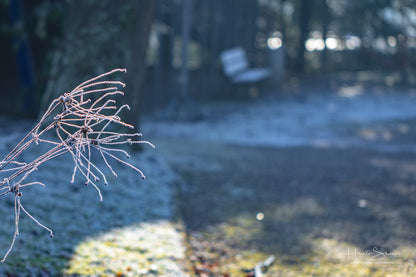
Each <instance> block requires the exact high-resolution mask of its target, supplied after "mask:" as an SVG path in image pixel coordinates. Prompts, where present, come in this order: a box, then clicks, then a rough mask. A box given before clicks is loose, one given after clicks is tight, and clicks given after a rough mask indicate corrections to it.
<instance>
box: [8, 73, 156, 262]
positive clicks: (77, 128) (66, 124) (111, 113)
mask: <svg viewBox="0 0 416 277" xmlns="http://www.w3.org/2000/svg"><path fill="white" fill-rule="evenodd" d="M116 72H124V73H125V72H126V69H114V70H112V71H109V72H107V73H104V74H101V75H99V76H97V77H94V78H92V79H89V80H87V81H85V82H83V83H82V84H80V85H78V86H77V87H76V88H74V89H73V90H72V91H71V92H68V93H64V94H63V95H61V96H60V97H58V98H57V99H55V100H53V101H52V103H51V104H50V106H49V107H48V109H47V110H46V112H45V114H44V115H43V116H42V117H41V119H40V121H39V122H38V123H37V124H36V126H35V127H34V128H33V129H32V130H31V131H29V132H28V133H27V135H26V136H25V137H24V138H23V139H22V140H21V141H20V142H19V143H18V144H17V145H16V146H15V148H14V149H13V150H12V151H10V153H9V154H7V156H6V157H5V158H4V159H3V160H2V161H1V162H0V173H1V172H2V173H6V174H7V177H5V178H4V179H3V180H2V181H0V196H4V195H7V194H12V195H13V197H14V214H15V231H14V235H13V239H12V243H11V245H10V247H9V249H8V250H7V252H6V254H5V256H4V258H3V260H2V262H4V261H5V259H6V258H7V256H8V255H9V254H10V251H11V250H12V248H13V246H14V243H15V241H16V237H17V236H18V235H19V219H20V213H21V212H23V213H25V214H26V215H27V216H29V218H30V219H32V220H33V221H34V222H35V223H36V224H37V225H39V226H40V227H42V228H44V229H45V230H47V231H48V232H49V234H50V236H51V237H52V236H53V232H52V230H51V229H49V228H48V227H46V226H45V225H43V224H42V223H40V222H39V221H38V220H37V219H36V218H35V217H34V216H33V215H31V214H30V213H29V212H28V211H27V210H26V209H25V208H24V207H23V205H22V203H21V197H22V189H24V188H25V187H29V186H32V185H41V186H45V184H43V183H41V182H25V180H26V178H27V177H28V176H29V175H30V174H31V173H32V172H33V171H35V170H37V169H38V167H39V166H40V165H41V164H43V163H45V162H47V161H49V160H51V159H53V158H56V157H58V156H61V155H64V154H69V155H70V156H71V158H72V161H73V163H74V169H73V173H72V178H71V182H74V180H75V176H76V174H77V173H78V174H80V175H81V176H82V178H84V179H85V184H86V185H92V186H93V187H94V188H95V189H96V190H97V192H98V194H99V197H100V200H101V201H102V200H103V199H102V195H101V191H100V189H99V186H98V182H100V180H102V181H103V182H104V184H105V185H106V184H107V179H106V177H105V174H104V173H103V171H102V169H100V168H99V167H98V166H97V165H95V164H94V162H93V161H92V159H91V157H92V156H91V155H92V151H97V152H99V153H100V157H101V158H102V159H103V161H104V164H105V165H106V166H107V168H108V169H109V171H110V172H111V173H112V174H113V175H114V176H116V177H117V174H116V172H115V171H114V169H113V168H112V167H111V165H110V161H111V160H115V161H117V162H120V163H122V164H123V165H126V166H128V167H130V168H131V169H132V170H135V171H137V172H138V174H139V175H140V176H141V178H143V179H144V177H145V176H144V175H143V172H142V171H141V170H140V169H138V168H137V167H135V166H134V165H132V164H130V163H128V162H126V161H124V160H123V159H122V158H120V157H119V156H118V155H119V154H121V155H125V156H126V157H127V158H128V157H129V155H128V153H127V152H126V151H125V150H123V149H120V148H118V147H119V146H120V145H123V144H129V145H131V144H135V143H143V144H148V145H150V146H152V147H154V146H153V145H152V144H151V143H150V142H148V141H143V140H140V138H141V134H140V133H124V132H120V131H112V130H109V126H110V125H111V124H112V125H118V126H121V127H127V128H129V129H134V127H133V126H132V125H130V124H128V123H125V122H123V121H122V120H121V118H120V116H119V113H120V112H121V111H122V110H123V109H130V107H129V106H128V105H122V106H121V107H117V106H116V100H114V99H113V98H114V96H118V95H124V93H123V92H122V91H121V90H120V88H123V87H125V84H124V83H123V82H120V81H108V80H105V77H107V76H108V75H111V74H114V73H116ZM119 129H120V128H118V129H117V130H119ZM47 134H53V136H48V135H47ZM51 137H52V138H51ZM39 143H43V144H46V145H48V150H47V151H46V152H44V153H43V154H41V155H39V156H38V157H37V158H36V159H34V160H33V161H30V162H27V163H24V162H18V161H17V158H18V157H19V156H20V155H21V154H22V153H23V152H24V151H25V150H26V149H28V148H29V147H30V146H31V145H33V144H35V145H37V144H39Z"/></svg>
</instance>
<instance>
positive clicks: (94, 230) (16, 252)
mask: <svg viewBox="0 0 416 277" xmlns="http://www.w3.org/2000/svg"><path fill="white" fill-rule="evenodd" d="M11 123H12V122H9V124H10V125H8V123H7V122H6V120H3V121H2V125H3V128H4V130H7V132H4V135H3V136H2V137H0V140H1V153H2V155H5V154H6V152H7V151H9V150H10V148H11V147H12V146H13V145H14V144H15V143H16V142H17V141H18V140H19V139H20V138H21V137H22V135H24V133H23V131H26V130H23V129H24V128H18V127H11V126H12V125H11ZM21 123H22V124H23V125H27V126H30V125H31V124H29V123H27V122H26V123H25V122H21ZM25 127H26V126H25ZM38 154H39V150H37V149H36V148H33V149H29V150H28V151H27V153H25V154H24V155H23V159H25V160H26V159H27V160H32V159H33V158H35V157H36V155H38ZM130 162H131V163H132V164H134V165H136V166H138V167H139V168H141V169H142V170H143V172H144V173H145V174H146V176H147V179H146V180H142V179H141V178H140V176H139V175H137V173H136V172H134V171H132V170H131V169H129V168H127V167H125V166H123V165H121V164H117V162H113V163H112V166H113V168H114V169H115V171H117V173H118V178H114V177H112V175H111V173H110V172H106V175H107V178H108V179H109V185H108V186H104V185H101V186H100V188H101V191H102V194H103V198H104V201H103V202H100V199H99V196H98V194H97V191H96V190H95V189H94V188H93V187H92V186H85V185H84V182H83V181H82V180H81V179H80V180H78V182H77V181H76V182H75V183H74V184H71V183H70V179H71V174H72V170H73V162H72V160H71V158H70V156H63V157H59V158H57V159H56V160H52V161H50V162H48V163H46V164H45V165H43V166H42V167H40V168H39V170H38V171H36V172H35V173H34V174H33V177H31V178H32V179H33V180H38V181H41V182H43V183H45V184H46V187H41V186H38V187H37V186H32V187H30V188H29V189H26V190H25V191H24V192H23V195H22V198H21V201H22V204H23V206H24V207H25V208H26V210H28V211H29V212H30V213H31V214H32V215H33V216H35V217H36V219H37V220H39V221H40V222H41V223H42V224H44V225H46V226H48V227H49V228H51V229H52V230H53V232H54V235H55V236H54V237H53V238H50V237H49V234H48V232H47V231H45V230H44V229H42V228H40V227H39V226H38V225H36V224H35V223H34V222H33V221H32V220H31V219H30V218H29V217H28V216H25V215H23V214H22V218H21V221H20V235H19V236H18V238H17V242H16V245H15V246H14V248H13V250H12V252H11V254H10V256H9V257H8V258H7V260H6V262H5V263H3V264H0V276H62V275H68V276H160V275H166V276H182V275H183V268H182V264H183V259H184V255H185V249H184V246H183V239H184V236H183V233H182V230H181V227H180V224H176V223H175V220H176V219H175V213H176V209H175V204H174V202H173V198H174V195H175V189H176V188H175V185H174V180H175V175H174V174H173V173H172V172H171V170H170V169H169V167H167V166H166V164H165V163H164V161H163V159H161V158H160V156H158V154H157V153H156V152H154V151H145V152H144V153H140V154H137V155H133V156H132V157H131V159H130ZM101 166H102V167H101V168H105V165H101ZM13 205H14V202H13V197H12V196H11V195H6V196H3V197H1V198H0V211H1V214H0V217H1V219H2V220H1V225H0V251H1V253H2V254H4V253H5V252H6V250H7V249H8V247H9V245H10V243H11V239H12V235H13V232H14V208H13Z"/></svg>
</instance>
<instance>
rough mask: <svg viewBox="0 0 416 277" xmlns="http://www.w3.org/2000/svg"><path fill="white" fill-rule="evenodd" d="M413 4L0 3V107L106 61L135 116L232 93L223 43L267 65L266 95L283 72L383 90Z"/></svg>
mask: <svg viewBox="0 0 416 277" xmlns="http://www.w3.org/2000/svg"><path fill="white" fill-rule="evenodd" d="M413 5H414V2H413V1H411V0H386V1H359V2H357V1H343V0H328V1H321V0H316V1H315V0H314V1H307V0H304V1H301V0H297V1H291V0H258V1H254V0H247V1H246V0H241V1H232V0H229V1H218V2H214V1H199V0H190V1H189V0H182V1H180V0H171V1H164V0H158V1H156V0H155V1H145V2H141V3H135V2H134V1H59V2H56V1H46V0H45V1H23V0H3V1H1V2H0V8H1V9H0V12H1V17H0V18H1V22H0V24H1V25H0V26H1V30H0V39H1V43H0V45H1V46H0V47H1V48H2V49H1V51H0V52H1V54H0V55H1V61H2V64H3V67H2V69H1V70H2V72H1V82H0V85H1V89H0V91H1V93H2V97H3V99H4V101H2V102H1V105H2V107H1V110H2V112H3V113H9V114H13V113H14V114H16V115H26V116H35V115H36V113H37V112H39V110H40V109H41V108H40V107H42V103H43V106H44V105H45V103H47V102H48V101H49V100H50V99H51V98H52V96H53V95H57V94H59V93H61V92H63V91H67V90H69V89H70V87H71V86H73V85H74V84H75V83H77V82H79V81H81V80H84V79H86V78H88V77H90V76H93V75H96V74H98V73H101V72H103V71H107V70H109V69H110V68H113V67H127V68H128V69H129V75H128V77H127V78H128V79H129V81H128V83H129V86H130V94H132V91H134V94H137V95H139V96H134V97H135V98H137V99H135V102H137V103H139V102H140V103H141V104H140V110H143V111H154V110H155V109H165V108H166V107H168V108H170V109H172V107H171V106H172V105H174V103H173V104H172V101H173V102H174V99H175V98H177V97H180V95H182V97H185V98H190V99H194V100H207V99H210V100H211V99H223V98H233V97H238V96H241V95H239V94H236V93H233V91H234V90H235V87H233V86H230V80H229V78H227V76H226V75H225V74H224V67H223V64H222V63H221V59H220V56H221V54H222V53H223V52H224V51H226V50H228V49H231V48H234V47H241V48H242V49H243V50H244V52H245V56H246V59H247V62H248V63H249V65H250V67H260V68H268V69H269V70H270V71H271V75H272V76H273V78H271V79H272V81H271V82H269V83H271V90H273V93H279V85H280V84H282V83H287V81H288V80H289V79H290V77H293V76H298V77H299V76H314V77H316V76H323V75H325V74H328V73H331V74H333V73H339V72H359V71H373V72H379V73H390V74H389V78H386V80H385V82H386V85H389V86H398V85H405V84H413V83H414V82H415V80H414V72H413V70H412V68H413V66H414V63H415V58H414V52H415V49H416V38H415V35H416V29H415V28H416V26H415V25H416V12H415V11H414V9H413ZM333 78H335V77H333ZM269 81H270V80H269ZM269 88H270V86H269ZM252 94H253V95H254V94H256V92H252Z"/></svg>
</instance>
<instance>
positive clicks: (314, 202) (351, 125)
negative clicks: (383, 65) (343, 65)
mask: <svg viewBox="0 0 416 277" xmlns="http://www.w3.org/2000/svg"><path fill="white" fill-rule="evenodd" d="M387 77H388V76H387ZM372 79H374V78H372V76H371V74H366V73H362V74H361V75H357V76H352V77H351V76H349V75H348V76H344V77H342V76H341V77H340V76H338V77H337V78H329V77H328V80H332V81H334V82H335V83H334V82H332V81H331V82H328V81H327V80H322V79H319V80H312V81H311V80H291V81H290V82H288V83H289V85H288V86H286V87H284V88H282V89H281V90H280V91H269V92H268V93H265V94H263V95H260V97H258V98H255V99H251V98H247V99H243V100H240V101H238V102H236V101H224V102H215V103H204V104H201V105H200V106H199V108H200V109H201V111H202V114H203V120H202V121H186V120H180V121H170V120H165V119H158V117H157V116H155V115H150V116H147V117H145V118H144V121H143V126H142V131H143V133H144V134H145V138H146V139H148V140H151V141H152V142H153V143H154V144H156V150H150V151H145V152H144V153H139V154H137V155H134V156H133V157H132V162H133V163H134V164H135V165H137V166H139V167H140V168H142V169H143V171H144V173H145V174H146V175H147V179H146V180H145V181H141V180H138V178H136V177H137V176H135V175H134V174H133V173H132V172H130V171H129V169H128V168H123V167H121V166H120V167H118V168H117V170H118V171H119V172H120V174H119V178H117V179H112V180H111V181H112V182H111V183H110V185H109V186H107V187H104V188H103V196H104V202H102V203H101V202H99V200H98V196H97V194H96V192H95V191H94V190H93V189H92V188H89V187H88V188H86V187H85V186H77V184H74V185H71V184H69V179H70V175H71V168H70V163H68V164H67V163H66V162H65V161H64V160H60V162H59V163H53V164H50V165H49V167H46V168H45V169H46V170H43V171H42V170H39V173H37V174H39V175H37V176H38V178H41V179H42V180H43V181H44V182H45V183H46V184H47V187H46V188H36V189H33V190H32V191H27V192H25V194H24V196H25V197H26V198H22V201H23V199H25V200H24V201H25V202H24V204H26V205H27V208H28V210H30V211H32V213H33V214H34V215H36V216H37V218H38V219H39V220H40V221H41V222H42V223H44V224H46V225H48V226H49V227H51V228H53V229H54V232H55V238H53V239H50V238H48V236H47V232H44V230H42V229H40V228H39V226H37V225H35V224H33V222H31V221H30V219H28V218H27V217H26V218H23V221H22V224H23V225H22V227H21V236H19V238H18V243H17V244H16V246H15V249H14V250H13V252H12V253H11V254H10V257H9V258H8V260H7V261H6V263H4V264H3V265H0V272H1V274H0V275H5V276H59V275H66V276H253V271H252V270H253V268H254V266H255V265H256V264H257V263H259V262H262V261H264V260H266V259H267V258H268V257H269V256H271V255H274V257H275V261H274V263H273V264H272V265H271V266H270V267H268V268H267V271H265V273H264V275H265V276H413V275H416V269H415V259H414V258H415V256H416V244H415V242H416V241H415V240H416V239H415V231H416V224H415V222H416V220H415V219H416V209H415V204H414V203H415V200H416V185H415V180H416V108H415V107H416V90H413V89H411V88H406V87H394V88H391V87H387V86H384V85H380V83H379V80H378V81H377V82H376V83H371V82H370V81H369V80H372ZM386 79H388V78H386ZM10 122H11V120H6V119H4V120H3V121H1V122H0V123H1V124H0V127H1V128H2V130H3V133H4V134H7V135H3V136H2V138H1V140H2V146H1V149H0V150H1V151H2V152H7V150H8V149H9V148H10V147H11V146H13V144H14V143H15V141H16V137H18V136H19V134H21V133H22V132H23V130H24V129H26V127H27V126H26V125H25V124H27V125H28V126H30V123H27V122H26V123H25V121H24V122H18V124H13V126H11V125H10ZM12 122H15V121H12ZM19 128H20V129H21V130H20V129H19ZM31 155H36V153H33V152H30V153H28V154H27V157H28V158H30V157H32V156H31ZM45 171H46V172H45ZM63 176H64V177H63ZM0 200H2V201H1V202H0V205H1V210H2V218H3V219H5V221H4V222H6V219H7V223H4V224H2V225H1V229H0V231H1V233H0V236H1V244H0V246H1V248H0V249H2V250H4V251H6V249H7V247H8V244H9V242H10V240H11V235H12V232H13V207H12V202H11V199H8V198H4V197H3V198H2V199H0Z"/></svg>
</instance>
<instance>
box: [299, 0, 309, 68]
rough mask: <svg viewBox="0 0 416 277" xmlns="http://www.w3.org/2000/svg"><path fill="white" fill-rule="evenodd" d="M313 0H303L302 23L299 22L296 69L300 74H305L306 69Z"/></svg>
mask: <svg viewBox="0 0 416 277" xmlns="http://www.w3.org/2000/svg"><path fill="white" fill-rule="evenodd" d="M311 2H312V1H311V0H302V1H301V7H300V18H299V20H300V22H299V29H300V30H299V31H300V36H299V43H298V54H297V58H296V60H297V62H296V69H297V70H298V71H299V72H303V71H304V68H305V43H306V40H307V39H308V34H309V19H310V16H311Z"/></svg>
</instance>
